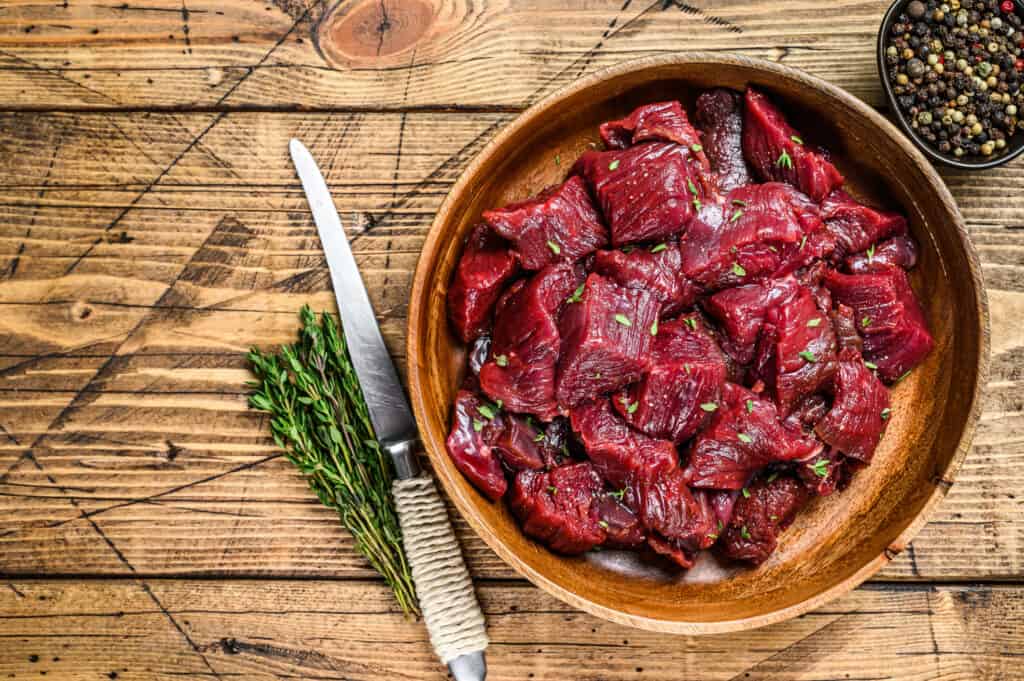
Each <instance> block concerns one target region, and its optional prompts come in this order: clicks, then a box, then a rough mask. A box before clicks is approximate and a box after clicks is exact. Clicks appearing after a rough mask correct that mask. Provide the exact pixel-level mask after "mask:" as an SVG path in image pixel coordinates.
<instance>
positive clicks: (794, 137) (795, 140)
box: [789, 135, 804, 144]
mask: <svg viewBox="0 0 1024 681" xmlns="http://www.w3.org/2000/svg"><path fill="white" fill-rule="evenodd" d="M789 139H791V140H793V141H794V142H796V143H797V144H803V143H804V141H803V140H802V139H800V138H799V137H797V136H796V135H793V136H792V137H790V138H789Z"/></svg>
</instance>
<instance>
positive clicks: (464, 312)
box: [448, 225, 519, 343]
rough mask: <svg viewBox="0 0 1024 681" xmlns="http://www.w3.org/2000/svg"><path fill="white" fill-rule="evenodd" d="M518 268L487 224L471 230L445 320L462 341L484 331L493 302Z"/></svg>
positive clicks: (512, 257)
mask: <svg viewBox="0 0 1024 681" xmlns="http://www.w3.org/2000/svg"><path fill="white" fill-rule="evenodd" d="M518 269H519V266H518V265H517V263H516V258H515V256H514V255H513V254H512V251H510V250H509V248H508V244H507V243H506V242H505V241H503V240H502V239H500V238H498V237H497V236H495V235H494V234H493V233H492V232H491V230H490V229H488V227H487V226H486V225H478V226H477V227H476V228H475V229H474V230H473V233H472V234H470V236H469V239H468V240H467V241H466V247H465V249H464V250H463V251H462V258H461V259H460V260H459V265H458V267H456V269H455V276H454V277H453V278H452V285H451V286H450V287H449V288H448V318H449V319H451V321H452V326H454V327H455V332H456V333H457V334H458V335H459V338H461V339H462V340H463V341H464V342H466V343H469V342H471V341H472V340H473V339H474V338H476V337H477V336H479V335H480V334H482V333H484V332H485V331H486V330H487V327H488V326H489V325H490V322H491V309H492V308H493V307H494V303H495V302H496V301H497V300H498V297H499V296H500V295H501V291H502V288H503V287H504V286H505V284H506V282H508V281H509V280H510V279H511V278H512V277H513V276H515V273H516V271H517V270H518Z"/></svg>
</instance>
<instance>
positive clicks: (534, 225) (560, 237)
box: [483, 176, 608, 270]
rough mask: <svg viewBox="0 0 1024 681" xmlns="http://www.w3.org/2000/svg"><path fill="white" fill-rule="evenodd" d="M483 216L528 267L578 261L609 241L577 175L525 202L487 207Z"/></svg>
mask: <svg viewBox="0 0 1024 681" xmlns="http://www.w3.org/2000/svg"><path fill="white" fill-rule="evenodd" d="M483 218H484V221H486V222H487V224H488V225H490V226H491V227H492V228H493V229H494V231H495V232H497V233H498V234H500V235H501V236H503V237H505V238H506V239H508V240H509V241H511V242H512V244H513V245H514V250H515V252H516V254H517V255H518V256H519V262H520V263H521V264H522V266H523V267H524V268H525V269H528V270H539V269H541V268H542V267H544V266H545V265H550V264H551V263H556V262H560V261H563V260H567V261H570V262H572V261H575V260H579V259H580V258H582V257H583V256H585V255H587V254H588V253H593V252H594V251H596V250H597V249H598V248H601V247H602V246H604V245H605V244H607V243H608V230H607V229H605V227H604V225H603V224H601V216H600V215H598V213H597V209H596V208H595V207H594V204H593V203H592V202H591V200H590V195H589V194H588V193H587V187H586V184H585V183H584V182H583V179H582V178H580V177H576V176H574V177H570V178H569V179H568V180H566V181H565V182H564V183H562V184H561V185H556V186H553V187H548V188H547V189H545V190H544V191H543V192H541V193H540V194H539V195H538V196H535V197H533V198H531V199H527V200H526V201H520V202H518V203H513V204H511V205H508V206H505V207H504V208H501V209H498V210H485V211H484V213H483Z"/></svg>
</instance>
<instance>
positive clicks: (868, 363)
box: [864, 362, 878, 369]
mask: <svg viewBox="0 0 1024 681" xmlns="http://www.w3.org/2000/svg"><path fill="white" fill-rule="evenodd" d="M864 366H866V367H867V368H868V369H877V368H878V365H877V364H875V363H874V362H864Z"/></svg>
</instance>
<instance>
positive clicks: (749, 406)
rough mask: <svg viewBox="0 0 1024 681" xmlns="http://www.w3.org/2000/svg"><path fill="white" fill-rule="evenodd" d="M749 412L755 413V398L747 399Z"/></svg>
mask: <svg viewBox="0 0 1024 681" xmlns="http://www.w3.org/2000/svg"><path fill="white" fill-rule="evenodd" d="M747 413H748V414H753V413H754V400H747Z"/></svg>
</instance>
